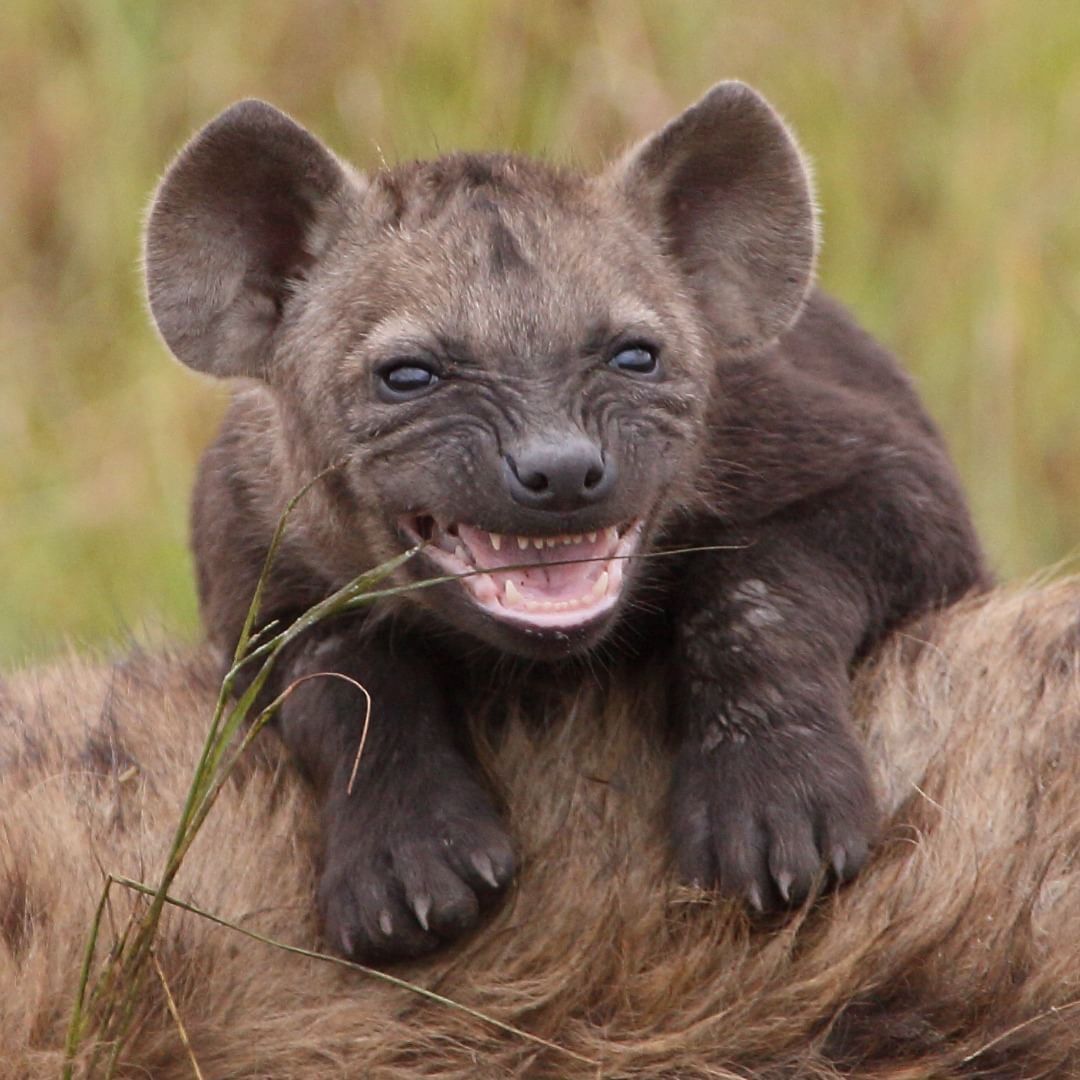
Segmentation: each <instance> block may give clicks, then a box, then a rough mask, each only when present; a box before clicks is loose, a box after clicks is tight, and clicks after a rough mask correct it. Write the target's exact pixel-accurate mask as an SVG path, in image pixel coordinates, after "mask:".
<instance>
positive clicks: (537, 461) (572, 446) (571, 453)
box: [504, 437, 615, 513]
mask: <svg viewBox="0 0 1080 1080" xmlns="http://www.w3.org/2000/svg"><path fill="white" fill-rule="evenodd" d="M504 464H505V469H504V473H505V475H506V484H507V487H508V488H509V489H510V494H511V496H512V497H513V499H514V502H516V503H519V504H520V505H521V506H527V507H529V509H531V510H553V511H561V512H564V513H565V512H566V511H569V510H580V509H582V508H583V507H586V506H592V505H593V504H594V503H598V502H600V501H601V500H602V499H605V498H606V497H607V495H608V493H609V492H610V491H611V488H612V486H613V484H614V483H615V462H614V461H612V460H609V459H608V458H606V457H605V455H604V453H603V451H602V450H601V449H600V447H599V446H597V445H596V444H595V443H594V442H592V440H590V439H586V438H584V437H572V438H562V439H558V438H551V437H545V438H542V439H535V440H533V441H531V442H529V443H526V444H525V445H524V446H523V447H521V448H520V450H519V451H518V453H516V454H507V455H506V457H505V459H504Z"/></svg>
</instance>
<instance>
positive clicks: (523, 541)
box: [517, 536, 529, 551]
mask: <svg viewBox="0 0 1080 1080" xmlns="http://www.w3.org/2000/svg"><path fill="white" fill-rule="evenodd" d="M517 544H518V549H519V550H520V551H524V550H525V549H526V548H527V547H528V546H529V538H528V537H527V536H519V537H518V538H517Z"/></svg>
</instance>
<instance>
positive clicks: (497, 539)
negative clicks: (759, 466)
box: [488, 533, 502, 551]
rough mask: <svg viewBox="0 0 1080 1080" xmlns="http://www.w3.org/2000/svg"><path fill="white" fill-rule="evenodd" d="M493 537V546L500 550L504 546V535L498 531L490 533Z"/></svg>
mask: <svg viewBox="0 0 1080 1080" xmlns="http://www.w3.org/2000/svg"><path fill="white" fill-rule="evenodd" d="M488 535H489V536H490V537H491V546H492V547H493V548H494V549H495V550H496V551H498V550H499V549H500V548H501V547H502V537H501V536H500V535H499V534H498V533H488Z"/></svg>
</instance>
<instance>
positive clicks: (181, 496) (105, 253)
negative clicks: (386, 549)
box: [0, 0, 1080, 665]
mask: <svg viewBox="0 0 1080 1080" xmlns="http://www.w3.org/2000/svg"><path fill="white" fill-rule="evenodd" d="M724 77H739V78H742V79H745V80H747V81H748V82H751V83H752V84H754V85H755V86H757V87H759V88H760V89H761V90H763V91H764V92H765V93H766V94H767V95H768V96H769V97H770V98H771V99H772V100H773V101H774V102H775V103H776V105H777V106H778V107H779V108H780V110H781V111H782V112H783V113H784V114H785V115H786V116H787V117H788V119H789V120H790V121H791V122H792V124H793V125H794V127H795V128H796V130H797V131H798V133H799V134H800V136H801V139H802V142H803V144H804V146H805V148H806V149H807V150H808V151H809V153H810V155H811V156H812V158H813V159H814V161H815V162H816V168H817V180H818V188H819V195H820V201H821V204H822V206H823V209H824V226H825V249H824V256H823V261H822V265H821V277H822V279H823V281H824V283H825V284H826V286H827V287H828V288H830V289H831V290H833V291H834V292H835V293H837V294H838V295H839V296H841V297H842V298H843V299H844V300H845V301H847V302H848V303H849V304H850V305H851V306H852V307H854V309H855V310H856V312H857V313H858V314H859V315H860V317H861V319H862V320H863V322H864V323H865V324H866V325H867V326H868V327H869V328H870V329H871V330H873V331H874V332H875V333H876V334H877V335H879V336H880V337H881V338H882V339H883V340H884V341H886V342H887V343H888V344H889V345H890V346H892V347H893V348H894V349H896V350H897V351H898V352H899V353H900V354H901V355H902V356H903V357H904V359H905V360H906V362H907V364H908V365H909V366H910V368H911V369H912V370H913V371H914V372H915V374H916V376H917V378H918V380H919V382H920V384H921V386H922V388H923V391H924V393H925V396H926V398H927V400H928V402H929V404H930V407H931V409H932V410H933V412H934V413H935V415H936V416H937V417H938V419H939V420H940V421H941V423H942V424H943V425H944V427H945V429H946V431H947V433H948V436H949V439H950V442H951V444H952V448H953V450H954V452H955V454H956V457H957V459H958V461H959V463H960V467H961V470H962V472H963V474H964V476H965V479H966V481H967V484H968V486H969V490H970V492H971V496H972V500H973V502H974V506H975V511H976V514H977V517H978V521H979V524H980V526H981V529H982V532H983V535H984V537H985V539H986V542H987V544H988V546H989V549H990V551H991V555H992V558H993V560H994V563H995V565H996V568H997V569H998V571H999V572H1000V573H1001V574H1002V575H1004V576H1012V575H1017V574H1022V573H1026V572H1029V571H1032V570H1034V569H1036V568H1038V567H1041V566H1044V565H1046V564H1048V563H1050V562H1052V561H1055V560H1058V559H1061V558H1062V557H1063V556H1065V555H1066V554H1067V553H1069V552H1070V551H1073V550H1075V548H1076V546H1077V544H1078V542H1080V349H1078V346H1077V342H1078V339H1080V149H1078V148H1080V138H1078V137H1080V12H1078V9H1077V6H1076V3H1075V0H1050V2H1043V3H1040V4H1026V3H1018V2H1017V0H982V2H978V0H973V2H965V0H956V2H953V3H938V2H936V0H926V2H922V3H899V2H898V3H891V4H878V3H870V2H866V0H860V2H856V0H830V2H829V3H824V4H807V3H804V2H801V0H757V2H749V0H744V2H738V3H730V4H729V3H712V2H709V3H707V2H705V0H698V2H690V0H683V2H679V0H664V2H653V0H640V2H637V0H596V2H586V0H543V2H539V0H538V2H536V3H529V4H525V3H516V2H512V0H500V2H482V0H481V2H478V0H416V2H410V0H357V2H353V3H345V2H340V0H280V2H274V0H258V2H256V0H234V2H230V3H228V4H225V3H218V2H214V3H201V2H185V3H178V2H171V3H170V2H164V0H50V2H49V3H41V2H40V0H5V2H4V4H3V5H2V7H0V162H2V166H0V222H2V230H0V380H2V381H0V566H2V567H3V571H2V573H3V585H2V586H0V665H8V664H11V663H13V662H17V661H19V660H23V659H26V658H30V657H36V656H42V655H47V654H48V653H50V652H52V651H55V650H56V649H58V648H59V647H60V646H61V645H62V643H63V641H64V640H65V638H68V639H71V640H74V641H76V642H77V643H86V642H93V641H98V640H101V639H105V638H108V637H110V636H112V637H115V636H116V635H117V634H118V633H121V632H122V631H123V630H124V628H126V627H136V628H141V627H143V625H144V624H145V622H146V621H147V620H150V621H151V623H154V624H158V625H160V626H162V627H164V628H167V632H169V633H175V632H180V633H184V634H194V633H195V630H196V626H197V618H196V610H195V602H194V594H193V588H192V582H191V568H190V564H189V560H188V556H187V552H186V531H187V526H186V516H187V499H188V491H189V488H190V484H191V478H192V470H193V466H194V462H195V460H196V457H197V455H198V453H199V450H200V448H201V447H202V446H203V445H204V444H205V442H206V441H208V439H209V438H210V437H211V434H212V431H213V429H214V426H215V423H216V419H217V417H218V415H219V414H220V410H221V406H222V401H223V394H222V392H221V389H220V388H219V387H216V386H213V385H210V384H209V383H206V382H204V381H200V380H198V379H197V378H196V377H194V376H192V375H191V374H189V373H187V372H185V371H183V370H182V369H181V368H180V367H179V366H178V365H175V364H174V363H172V362H170V361H169V360H168V359H167V357H166V353H165V350H164V348H163V347H162V346H161V345H160V344H159V343H158V341H157V340H156V339H155V337H154V334H153V333H152V331H151V330H150V328H149V326H148V323H147V319H146V317H145V314H144V310H143V302H142V298H141V291H140V281H139V274H138V268H137V261H138V250H139V228H140V219H141V216H142V210H143V207H144V205H145V203H146V199H147V196H148V194H149V192H150V190H151V188H152V186H153V185H154V183H155V180H156V178H157V177H158V175H159V174H160V171H161V170H162V168H163V167H164V165H165V164H166V162H167V161H168V159H169V157H170V155H171V154H172V153H173V151H174V150H175V149H176V148H178V146H179V145H180V144H181V142H182V141H183V140H184V139H185V138H186V136H187V135H188V134H189V133H190V132H191V131H192V130H193V129H194V128H195V127H197V126H198V125H200V124H202V123H203V122H205V121H206V120H208V119H209V118H210V117H211V116H213V115H214V114H215V113H216V112H217V111H218V110H220V109H221V108H223V107H224V106H225V105H227V104H228V103H229V102H231V101H233V100H234V99H236V98H238V97H241V96H245V95H252V94H254V95H259V96H262V97H266V98H268V99H269V100H271V101H273V102H275V103H276V104H278V105H279V106H281V107H282V108H284V109H286V110H288V111H290V112H291V113H293V114H294V115H295V116H297V117H298V118H300V119H301V120H302V121H303V122H304V123H306V124H307V125H308V126H309V127H311V128H313V129H314V130H315V131H317V132H318V133H320V134H321V135H322V136H323V137H324V138H326V139H327V140H328V141H329V142H330V143H331V144H332V145H333V146H334V147H335V148H336V149H337V150H338V151H339V152H341V153H343V154H345V155H346V156H347V157H350V158H351V159H353V160H354V161H355V162H357V163H358V164H359V165H361V166H372V165H375V164H377V162H378V161H379V159H380V155H384V156H385V157H386V158H387V159H388V160H390V159H396V158H407V157H413V156H424V155H430V154H431V153H433V152H436V151H437V150H439V149H440V148H450V147H458V146H464V147H474V148H484V147H488V148H491V147H510V148H513V149H517V150H522V151H530V152H537V153H544V154H549V155H553V156H555V157H557V158H564V159H565V158H574V159H576V160H578V161H580V162H582V163H583V164H586V165H589V164H593V163H595V162H597V161H599V160H601V159H602V158H604V157H605V156H607V155H610V154H611V153H613V152H615V151H617V150H618V149H619V148H620V147H621V146H622V145H624V144H625V142H626V141H628V140H630V139H633V138H636V137H638V136H640V135H642V134H644V133H646V132H647V131H649V130H650V129H652V128H653V127H655V126H657V125H659V124H661V123H662V122H663V121H664V120H666V119H667V118H668V117H669V116H670V115H672V114H674V113H675V112H677V111H678V110H679V109H680V108H682V107H683V106H685V105H686V104H688V103H689V102H690V101H691V100H693V99H694V98H695V97H697V96H698V95H699V94H700V93H701V92H702V91H703V90H704V89H705V88H706V87H707V86H708V85H709V84H710V83H712V82H713V81H715V80H717V79H719V78H724Z"/></svg>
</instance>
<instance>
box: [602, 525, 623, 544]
mask: <svg viewBox="0 0 1080 1080" xmlns="http://www.w3.org/2000/svg"><path fill="white" fill-rule="evenodd" d="M604 539H605V540H608V541H610V542H611V543H612V544H615V543H618V540H619V530H618V529H616V528H615V526H614V525H609V526H608V527H607V528H606V529H605V530H604Z"/></svg>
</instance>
